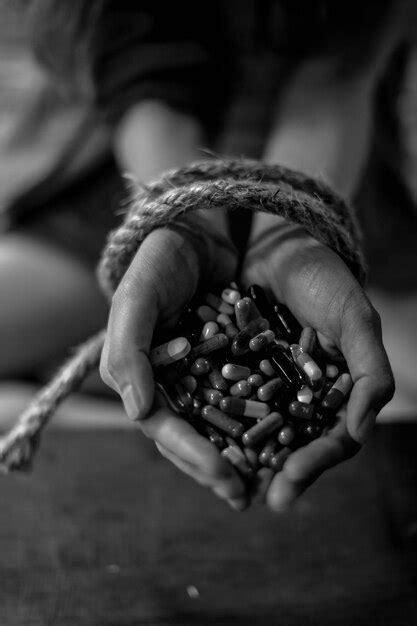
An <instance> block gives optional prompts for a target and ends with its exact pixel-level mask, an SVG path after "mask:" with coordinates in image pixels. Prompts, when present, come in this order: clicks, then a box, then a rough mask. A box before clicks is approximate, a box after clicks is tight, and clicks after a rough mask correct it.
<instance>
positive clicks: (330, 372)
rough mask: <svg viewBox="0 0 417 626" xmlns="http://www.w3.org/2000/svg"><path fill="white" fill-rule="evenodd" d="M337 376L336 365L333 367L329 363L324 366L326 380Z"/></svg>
mask: <svg viewBox="0 0 417 626" xmlns="http://www.w3.org/2000/svg"><path fill="white" fill-rule="evenodd" d="M338 374H339V368H338V367H337V365H333V364H332V363H330V364H329V365H326V378H332V379H333V378H336V377H337V375H338Z"/></svg>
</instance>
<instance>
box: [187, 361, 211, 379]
mask: <svg viewBox="0 0 417 626" xmlns="http://www.w3.org/2000/svg"><path fill="white" fill-rule="evenodd" d="M210 369H211V368H210V362H209V361H208V360H207V359H205V358H204V357H199V358H198V359H196V360H195V361H194V363H192V365H191V367H190V373H191V374H192V375H193V376H204V374H208V373H209V371H210Z"/></svg>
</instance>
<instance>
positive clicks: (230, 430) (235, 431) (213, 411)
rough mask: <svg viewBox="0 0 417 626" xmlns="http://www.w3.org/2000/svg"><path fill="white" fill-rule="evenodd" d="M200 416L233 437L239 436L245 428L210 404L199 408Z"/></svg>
mask: <svg viewBox="0 0 417 626" xmlns="http://www.w3.org/2000/svg"><path fill="white" fill-rule="evenodd" d="M201 417H202V418H203V419H204V420H206V422H209V423H210V424H213V426H217V428H220V430H222V431H224V432H225V433H227V434H228V435H230V436H231V437H233V438H235V439H237V438H238V437H241V436H242V434H243V432H244V430H245V427H244V426H243V424H241V423H240V422H238V421H237V420H235V419H233V418H232V417H230V415H226V413H223V411H219V409H217V408H215V407H214V406H211V405H210V404H207V405H206V406H204V407H203V408H202V409H201Z"/></svg>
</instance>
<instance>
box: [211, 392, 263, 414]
mask: <svg viewBox="0 0 417 626" xmlns="http://www.w3.org/2000/svg"><path fill="white" fill-rule="evenodd" d="M220 408H221V410H222V411H225V412H226V413H232V414H233V415H243V416H245V417H254V418H256V419H259V418H261V417H266V415H268V413H269V406H268V405H267V404H265V402H257V401H256V400H243V399H242V398H233V397H231V396H227V397H226V398H222V400H220Z"/></svg>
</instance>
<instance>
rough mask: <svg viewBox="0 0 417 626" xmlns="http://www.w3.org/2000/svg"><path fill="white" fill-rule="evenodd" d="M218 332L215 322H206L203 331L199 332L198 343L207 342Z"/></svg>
mask: <svg viewBox="0 0 417 626" xmlns="http://www.w3.org/2000/svg"><path fill="white" fill-rule="evenodd" d="M219 330H220V329H219V326H218V324H217V322H206V323H205V324H204V326H203V330H202V331H201V335H200V341H207V339H211V338H212V337H214V335H217V333H218V332H219Z"/></svg>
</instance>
